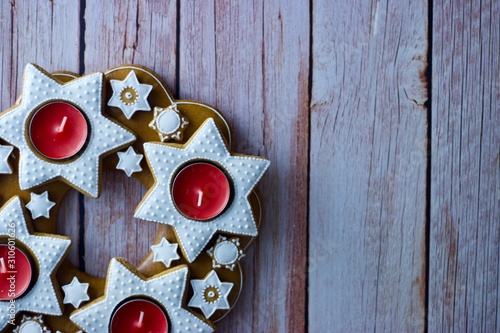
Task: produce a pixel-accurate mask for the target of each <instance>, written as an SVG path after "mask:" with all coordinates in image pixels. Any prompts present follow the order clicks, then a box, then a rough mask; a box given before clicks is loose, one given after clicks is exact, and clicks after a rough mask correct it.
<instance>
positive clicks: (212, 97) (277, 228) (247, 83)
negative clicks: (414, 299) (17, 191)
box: [179, 1, 309, 332]
mask: <svg viewBox="0 0 500 333" xmlns="http://www.w3.org/2000/svg"><path fill="white" fill-rule="evenodd" d="M308 13H309V5H308V1H296V2H294V4H293V6H292V5H291V4H287V3H286V2H280V1H273V2H266V1H255V2H253V3H249V2H242V3H238V2H233V1H217V2H215V1H204V2H194V1H188V2H182V3H181V6H180V39H179V43H180V45H179V66H180V68H179V73H180V77H179V82H180V84H179V95H180V97H181V98H196V99H198V98H200V99H202V100H204V101H206V102H208V103H211V104H213V105H215V106H216V107H217V108H219V109H220V110H221V111H222V113H223V114H224V115H226V116H227V117H228V119H229V121H230V122H231V124H232V125H233V126H234V129H235V134H236V146H235V151H237V152H240V153H247V154H256V155H263V156H266V157H267V158H269V159H270V160H271V161H272V163H271V168H270V170H269V171H268V172H267V175H266V176H265V178H264V179H263V181H262V184H261V186H260V188H261V190H262V195H263V198H264V203H265V208H266V211H265V217H264V228H263V229H262V231H261V234H260V236H259V240H258V241H257V243H256V244H255V245H254V248H253V249H252V250H250V252H249V254H248V255H247V256H246V258H245V259H244V261H243V262H244V273H246V274H245V276H246V280H245V285H244V291H243V293H242V296H241V300H240V302H239V303H238V305H237V306H236V308H235V309H234V310H233V311H232V312H231V313H230V314H229V316H228V317H227V318H226V319H224V321H222V322H221V323H220V324H219V325H218V331H220V332H304V330H305V324H304V313H305V296H306V284H305V280H306V269H305V268H306V252H305V251H306V210H307V199H306V198H307V146H308V135H307V133H308V104H307V103H308V98H309V96H308V91H307V86H308V70H309V67H308V66H309V58H308V51H309V50H308V48H309V24H308V22H309V14H308ZM212 15H213V16H212ZM297 22H300V24H297Z"/></svg>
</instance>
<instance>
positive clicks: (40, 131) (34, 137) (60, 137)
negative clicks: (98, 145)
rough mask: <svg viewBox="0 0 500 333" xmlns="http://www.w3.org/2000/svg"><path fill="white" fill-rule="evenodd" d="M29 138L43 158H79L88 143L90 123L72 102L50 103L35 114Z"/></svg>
mask: <svg viewBox="0 0 500 333" xmlns="http://www.w3.org/2000/svg"><path fill="white" fill-rule="evenodd" d="M29 136H30V138H31V142H32V143H33V146H34V147H35V148H36V149H37V150H38V151H39V152H40V154H42V155H43V156H45V157H47V158H49V159H52V160H61V159H65V158H69V157H72V156H74V155H76V154H77V153H78V152H79V151H80V149H82V147H83V145H84V144H85V141H86V140H87V136H88V128H87V120H86V119H85V117H84V116H83V114H82V112H81V111H80V110H78V109H77V108H76V107H74V106H73V105H71V104H69V103H64V102H54V103H49V104H46V105H44V106H42V107H41V108H40V109H39V110H38V111H36V112H35V114H34V116H33V118H32V119H31V123H30V128H29Z"/></svg>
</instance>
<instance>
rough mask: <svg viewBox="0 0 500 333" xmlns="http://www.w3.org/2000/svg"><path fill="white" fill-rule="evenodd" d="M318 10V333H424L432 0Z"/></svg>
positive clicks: (312, 307)
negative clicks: (428, 57) (429, 18)
mask: <svg viewBox="0 0 500 333" xmlns="http://www.w3.org/2000/svg"><path fill="white" fill-rule="evenodd" d="M312 10H313V22H312V25H313V26H312V28H313V50H312V51H313V53H312V63H313V76H312V79H313V80H312V99H311V150H310V156H311V164H310V167H311V169H310V179H311V181H310V200H309V206H310V221H309V231H310V236H309V237H310V242H309V312H308V316H309V330H310V332H324V331H330V332H376V331H387V332H388V331H392V332H404V331H407V332H416V331H423V330H424V328H425V288H426V285H425V283H426V281H425V279H426V274H425V254H426V251H425V223H426V221H425V204H426V200H425V198H426V165H427V158H426V144H427V137H426V135H427V112H426V108H425V107H424V103H425V101H426V100H427V92H426V82H425V70H426V67H427V60H426V52H427V35H426V31H427V28H426V27H427V4H426V2H425V1H409V2H400V1H392V2H382V1H349V2H331V1H320V0H318V1H313V9H312Z"/></svg>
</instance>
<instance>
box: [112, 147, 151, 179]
mask: <svg viewBox="0 0 500 333" xmlns="http://www.w3.org/2000/svg"><path fill="white" fill-rule="evenodd" d="M143 157H144V156H143V155H142V154H137V153H136V152H135V150H134V148H132V147H128V149H127V151H125V152H118V158H119V161H118V164H117V165H116V168H117V169H120V170H123V171H125V173H126V174H127V176H129V177H131V176H132V174H133V173H134V172H141V171H142V167H141V161H142V158H143Z"/></svg>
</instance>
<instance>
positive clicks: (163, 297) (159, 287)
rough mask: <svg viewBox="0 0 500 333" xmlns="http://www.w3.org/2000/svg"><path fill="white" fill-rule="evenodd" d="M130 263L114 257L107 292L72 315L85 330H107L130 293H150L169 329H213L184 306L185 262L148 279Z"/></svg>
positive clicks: (92, 332)
mask: <svg viewBox="0 0 500 333" xmlns="http://www.w3.org/2000/svg"><path fill="white" fill-rule="evenodd" d="M128 266H129V265H128V264H127V263H126V262H125V261H124V260H123V259H115V258H114V259H112V260H111V263H110V266H109V269H108V277H107V279H106V287H105V294H104V296H103V297H101V298H99V299H97V300H96V301H95V302H92V303H90V304H87V305H85V306H84V307H82V308H81V309H79V310H76V311H75V312H73V314H72V315H71V317H70V319H71V320H72V321H73V322H74V323H75V324H77V325H78V326H79V327H80V328H82V329H83V330H84V331H85V332H88V333H102V332H106V331H107V329H108V325H109V322H110V320H111V316H112V314H113V312H114V310H115V308H116V307H117V306H119V305H120V303H122V302H123V301H124V300H126V299H129V298H131V297H147V298H149V299H150V300H152V301H154V302H158V303H159V304H160V305H161V306H162V307H163V308H164V309H165V310H166V312H167V315H168V317H169V319H170V320H169V324H170V325H169V326H170V330H169V332H170V333H181V332H200V333H205V332H213V331H214V330H213V328H212V327H211V326H210V325H208V324H207V323H205V322H204V321H203V320H201V319H200V318H198V317H197V316H195V315H194V314H193V313H191V312H190V311H188V310H186V309H185V308H184V307H183V306H182V299H183V297H184V294H185V291H186V284H187V276H188V268H187V267H186V266H184V265H183V266H179V267H177V268H174V269H171V270H168V271H166V272H165V273H161V274H159V275H156V276H153V277H152V278H149V279H147V280H146V279H144V278H143V277H142V276H140V275H139V273H138V272H133V271H132V268H129V267H128Z"/></svg>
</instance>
